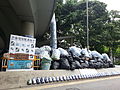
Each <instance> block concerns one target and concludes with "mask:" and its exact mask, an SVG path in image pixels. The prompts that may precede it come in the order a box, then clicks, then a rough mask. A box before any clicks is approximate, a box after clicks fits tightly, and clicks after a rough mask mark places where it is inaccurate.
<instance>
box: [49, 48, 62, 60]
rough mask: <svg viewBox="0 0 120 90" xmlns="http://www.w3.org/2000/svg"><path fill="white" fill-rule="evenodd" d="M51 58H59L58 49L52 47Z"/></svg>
mask: <svg viewBox="0 0 120 90" xmlns="http://www.w3.org/2000/svg"><path fill="white" fill-rule="evenodd" d="M51 58H52V59H53V60H59V59H60V51H59V50H58V49H53V51H52V56H51Z"/></svg>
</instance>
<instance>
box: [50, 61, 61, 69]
mask: <svg viewBox="0 0 120 90" xmlns="http://www.w3.org/2000/svg"><path fill="white" fill-rule="evenodd" d="M59 68H60V62H58V61H53V62H52V64H51V69H59Z"/></svg>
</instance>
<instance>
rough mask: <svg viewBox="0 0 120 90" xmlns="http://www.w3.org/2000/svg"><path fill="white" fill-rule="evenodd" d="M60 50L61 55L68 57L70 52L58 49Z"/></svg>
mask: <svg viewBox="0 0 120 90" xmlns="http://www.w3.org/2000/svg"><path fill="white" fill-rule="evenodd" d="M58 50H59V51H60V54H61V55H65V56H68V55H69V54H68V52H67V51H66V50H64V49H63V48H58Z"/></svg>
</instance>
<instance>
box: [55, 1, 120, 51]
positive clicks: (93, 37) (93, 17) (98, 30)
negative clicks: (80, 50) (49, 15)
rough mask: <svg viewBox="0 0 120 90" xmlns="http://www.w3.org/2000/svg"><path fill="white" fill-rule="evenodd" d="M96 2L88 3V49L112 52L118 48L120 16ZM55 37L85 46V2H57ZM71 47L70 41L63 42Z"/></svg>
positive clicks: (101, 3) (119, 43) (103, 4)
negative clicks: (108, 49) (107, 49)
mask: <svg viewBox="0 0 120 90" xmlns="http://www.w3.org/2000/svg"><path fill="white" fill-rule="evenodd" d="M106 6H107V5H106V4H105V3H103V2H100V1H96V0H94V1H89V3H88V11H89V12H88V13H89V16H88V17H89V36H90V37H89V38H90V41H89V42H90V49H95V50H97V51H99V52H103V51H104V50H105V49H104V48H105V47H109V48H110V49H112V50H113V51H115V50H116V49H117V48H118V47H119V45H120V13H119V12H118V11H113V10H112V11H110V12H108V10H107V9H106ZM55 13H56V20H57V34H58V37H61V36H74V37H75V38H74V42H73V43H74V44H77V45H80V44H81V45H82V46H83V47H85V46H86V21H87V20H86V17H87V15H86V2H85V0H81V1H79V2H78V1H77V0H66V3H65V4H63V2H62V0H58V1H57V4H56V10H55ZM66 42H67V43H68V44H71V42H70V40H66Z"/></svg>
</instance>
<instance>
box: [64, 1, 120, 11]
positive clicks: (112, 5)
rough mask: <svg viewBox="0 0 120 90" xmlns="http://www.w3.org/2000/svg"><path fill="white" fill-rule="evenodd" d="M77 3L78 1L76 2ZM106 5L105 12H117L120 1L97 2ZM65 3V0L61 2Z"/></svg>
mask: <svg viewBox="0 0 120 90" xmlns="http://www.w3.org/2000/svg"><path fill="white" fill-rule="evenodd" d="M78 1H79V0H78ZM99 1H101V2H104V3H106V4H107V10H109V11H110V10H118V11H120V0H99ZM63 2H65V0H63Z"/></svg>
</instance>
